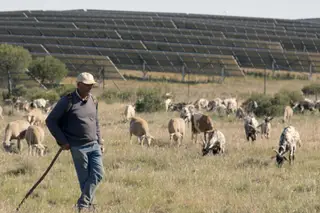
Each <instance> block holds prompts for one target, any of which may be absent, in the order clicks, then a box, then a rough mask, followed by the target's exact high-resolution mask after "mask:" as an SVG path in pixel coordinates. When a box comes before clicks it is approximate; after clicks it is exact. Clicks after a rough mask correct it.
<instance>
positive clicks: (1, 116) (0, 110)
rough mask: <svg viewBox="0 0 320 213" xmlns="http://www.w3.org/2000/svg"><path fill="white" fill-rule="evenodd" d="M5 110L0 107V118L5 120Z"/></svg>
mask: <svg viewBox="0 0 320 213" xmlns="http://www.w3.org/2000/svg"><path fill="white" fill-rule="evenodd" d="M2 114H3V108H2V106H0V118H1V119H2V120H3V115H2Z"/></svg>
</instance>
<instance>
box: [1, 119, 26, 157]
mask: <svg viewBox="0 0 320 213" xmlns="http://www.w3.org/2000/svg"><path fill="white" fill-rule="evenodd" d="M29 126H30V124H29V122H28V121H26V120H16V121H11V122H9V123H8V124H7V126H6V128H5V134H4V140H3V147H4V149H5V150H7V151H8V150H9V148H10V146H11V144H10V141H11V140H13V139H16V140H17V145H18V150H19V152H21V151H22V144H21V140H22V139H24V138H25V134H26V131H27V129H28V127H29Z"/></svg>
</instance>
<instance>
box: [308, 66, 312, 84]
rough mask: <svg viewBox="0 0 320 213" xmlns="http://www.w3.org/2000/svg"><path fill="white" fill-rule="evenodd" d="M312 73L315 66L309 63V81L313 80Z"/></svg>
mask: <svg viewBox="0 0 320 213" xmlns="http://www.w3.org/2000/svg"><path fill="white" fill-rule="evenodd" d="M312 72H313V64H312V62H311V61H309V77H308V78H309V80H310V81H311V80H312Z"/></svg>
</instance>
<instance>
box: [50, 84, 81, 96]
mask: <svg viewBox="0 0 320 213" xmlns="http://www.w3.org/2000/svg"><path fill="white" fill-rule="evenodd" d="M75 89H76V86H75V85H73V84H60V85H58V86H57V87H55V88H54V91H55V92H56V93H57V94H58V95H59V96H60V97H62V96H65V95H67V94H68V93H71V92H73V91H74V90H75Z"/></svg>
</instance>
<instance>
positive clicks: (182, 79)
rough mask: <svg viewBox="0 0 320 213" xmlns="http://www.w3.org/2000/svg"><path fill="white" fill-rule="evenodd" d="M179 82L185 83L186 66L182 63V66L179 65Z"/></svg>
mask: <svg viewBox="0 0 320 213" xmlns="http://www.w3.org/2000/svg"><path fill="white" fill-rule="evenodd" d="M181 75H182V77H181V81H182V82H185V77H186V65H185V63H183V62H182V65H181Z"/></svg>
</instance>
